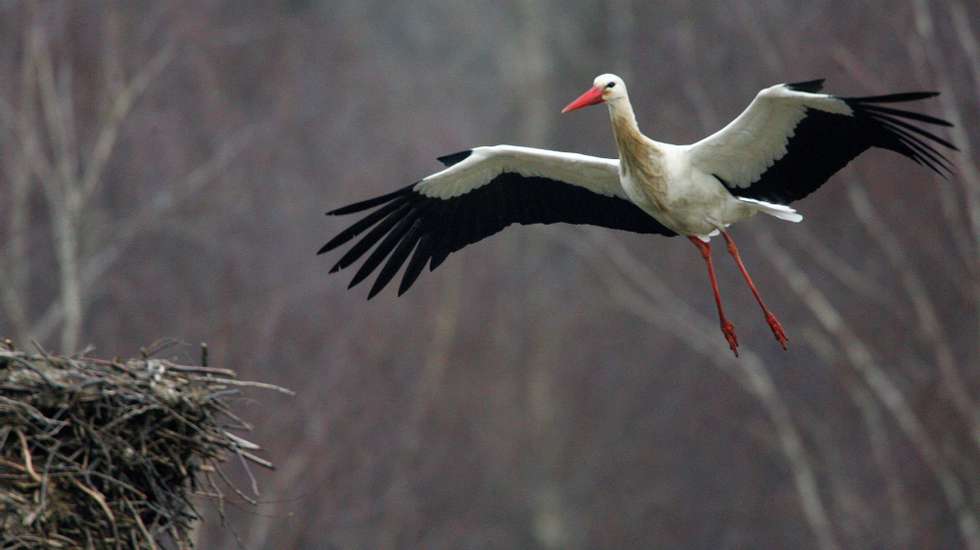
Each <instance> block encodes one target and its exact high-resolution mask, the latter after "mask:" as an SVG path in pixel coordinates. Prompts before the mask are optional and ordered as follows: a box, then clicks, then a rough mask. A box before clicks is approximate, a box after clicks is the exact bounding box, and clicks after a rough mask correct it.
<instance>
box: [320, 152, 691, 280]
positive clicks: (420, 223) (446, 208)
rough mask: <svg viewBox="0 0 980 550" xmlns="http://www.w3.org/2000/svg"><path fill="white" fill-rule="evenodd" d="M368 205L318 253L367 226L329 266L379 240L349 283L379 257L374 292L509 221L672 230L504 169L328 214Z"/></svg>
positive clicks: (596, 197)
mask: <svg viewBox="0 0 980 550" xmlns="http://www.w3.org/2000/svg"><path fill="white" fill-rule="evenodd" d="M465 153H467V154H468V152H465ZM457 154H462V153H457ZM452 156H454V155H449V157H452ZM443 158H447V157H443ZM463 158H465V157H463ZM460 160H462V158H458V159H447V160H444V162H447V163H452V162H459V161H460ZM372 207H374V208H377V209H376V210H374V211H373V212H371V213H369V214H367V215H366V216H365V217H363V218H362V219H360V220H358V221H357V222H355V223H354V224H353V225H351V226H350V227H348V228H347V229H345V230H343V231H341V232H340V233H339V234H338V235H337V236H336V237H334V238H333V239H331V240H330V242H328V243H327V244H326V245H324V246H323V248H321V249H320V251H319V252H318V253H324V252H328V251H330V250H333V249H335V248H337V247H338V246H340V245H342V244H344V243H347V242H348V241H351V240H352V239H354V238H355V237H358V236H360V235H361V234H362V233H365V232H367V233H366V234H365V235H364V236H363V237H361V238H360V240H358V241H356V242H355V244H354V245H353V246H352V247H351V248H350V249H349V250H348V251H347V252H346V253H345V254H344V255H343V256H342V257H341V259H340V261H338V262H337V264H336V265H335V266H334V267H333V269H331V272H334V271H339V270H341V269H344V268H346V267H349V266H350V265H352V264H353V263H355V262H356V261H358V260H359V259H360V258H361V257H362V256H364V255H365V254H366V253H367V252H368V250H370V249H371V248H372V247H375V245H377V246H376V247H375V248H374V250H373V251H372V252H371V254H370V255H368V257H367V259H366V260H365V261H364V263H363V264H361V266H360V268H358V270H357V273H356V274H355V275H354V278H353V279H352V280H351V283H350V286H351V287H353V286H354V285H356V284H358V283H360V282H361V281H363V280H364V279H366V278H367V277H368V276H369V275H371V273H373V272H374V271H376V270H377V269H378V267H379V266H382V264H384V265H383V266H382V267H381V270H380V272H379V273H378V276H377V279H376V280H375V282H374V284H373V286H372V287H371V291H370V293H369V295H368V298H371V297H373V296H374V295H375V294H377V293H378V292H380V291H381V290H382V289H383V288H384V287H385V286H386V285H387V284H388V283H389V282H390V281H391V280H392V279H393V278H394V277H395V275H396V274H397V273H398V270H399V269H400V268H401V267H402V266H403V265H406V264H407V267H406V268H405V272H404V274H403V275H402V280H401V283H400V284H399V287H398V294H399V295H400V294H402V293H404V292H405V291H406V290H408V289H409V287H411V286H412V284H413V283H414V282H415V281H416V279H418V277H419V275H420V274H421V273H422V270H423V269H424V268H425V265H426V264H427V263H428V264H429V269H430V270H432V269H435V268H436V267H438V266H439V264H441V263H442V262H443V261H444V260H445V259H446V257H447V256H449V254H452V253H453V252H456V251H457V250H460V249H461V248H463V247H465V246H466V245H468V244H472V243H474V242H477V241H479V240H482V239H484V238H486V237H489V236H491V235H493V234H495V233H497V232H499V231H500V230H502V229H504V228H505V227H507V226H508V225H511V224H515V223H517V224H524V225H527V224H535V223H544V224H550V223H574V224H590V225H598V226H603V227H608V228H611V229H620V230H625V231H632V232H635V233H656V234H661V235H667V236H672V235H674V233H673V232H672V231H671V230H669V229H667V228H666V227H664V226H663V225H661V224H660V223H659V222H657V221H656V220H655V219H653V218H652V217H650V216H649V215H647V214H646V213H645V212H643V211H642V210H641V209H640V208H639V207H637V206H635V205H634V204H633V203H631V202H629V201H627V200H625V199H621V198H618V197H609V196H605V195H600V194H597V193H593V192H592V191H589V190H588V189H585V188H582V187H577V186H574V185H570V184H567V183H564V182H560V181H555V180H551V179H548V178H543V177H524V176H521V175H519V174H516V173H509V172H508V173H504V174H501V175H499V176H497V177H496V178H494V179H493V180H492V181H491V182H490V183H488V184H486V185H484V186H482V187H479V188H476V189H474V190H472V191H469V192H468V193H465V194H463V195H459V196H456V197H452V198H449V199H441V198H433V197H427V196H425V195H422V194H421V193H418V192H416V191H415V189H414V185H413V186H409V187H405V188H402V189H399V190H398V191H395V192H393V193H389V194H387V195H384V196H382V197H377V198H373V199H369V200H366V201H362V202H359V203H355V204H352V205H350V206H346V207H344V208H340V209H337V210H334V211H331V212H328V214H348V213H353V212H360V211H363V210H366V209H368V208H372ZM379 242H380V244H378V243H379Z"/></svg>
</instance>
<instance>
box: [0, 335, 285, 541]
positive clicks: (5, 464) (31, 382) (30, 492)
mask: <svg viewBox="0 0 980 550" xmlns="http://www.w3.org/2000/svg"><path fill="white" fill-rule="evenodd" d="M234 376H235V374H234V372H232V371H230V370H227V369H218V368H209V367H206V366H187V365H178V364H175V363H171V362H169V361H166V360H161V359H151V358H142V359H131V360H128V361H125V362H123V361H119V360H112V361H108V360H102V359H95V358H91V357H84V356H82V357H70V358H69V357H61V356H52V355H48V354H46V353H43V352H39V353H37V354H28V353H23V352H19V351H11V350H9V349H6V348H0V548H5V549H6V548H38V547H51V548H77V547H85V548H157V547H158V545H164V546H173V545H176V546H180V547H191V546H193V542H192V539H191V529H192V528H193V526H194V524H195V522H196V521H197V520H198V519H199V515H198V512H197V510H196V509H195V508H194V506H193V504H192V501H191V499H192V497H193V496H194V495H200V494H204V495H207V496H209V497H213V498H215V499H218V502H219V504H220V503H221V502H222V501H223V500H222V499H223V493H222V491H221V490H220V489H219V481H220V482H221V483H223V484H225V485H227V486H229V487H231V488H232V490H234V492H235V493H237V494H238V495H239V496H241V497H242V498H245V499H246V500H248V497H246V496H245V495H244V494H243V493H242V492H241V491H238V490H237V489H235V488H234V486H232V485H231V483H230V482H229V480H228V478H227V477H226V476H225V474H224V472H223V471H222V470H221V465H222V463H223V462H225V461H226V460H227V459H228V458H234V457H237V458H238V460H239V461H240V462H241V464H242V465H243V466H244V467H245V470H246V472H248V463H249V462H251V463H255V464H259V465H261V466H264V467H271V464H270V463H269V462H267V461H265V460H263V459H262V458H259V457H258V456H256V455H254V454H253V451H256V450H257V449H258V448H259V447H258V446H257V445H255V444H253V443H250V442H248V441H246V440H245V439H242V438H241V437H238V436H236V435H234V434H232V433H231V431H232V430H248V429H250V427H249V425H248V424H247V423H245V422H244V421H242V420H241V419H239V418H238V417H237V416H235V414H234V413H232V411H231V410H230V409H229V406H228V399H229V398H230V397H233V396H235V395H237V394H238V393H239V390H240V389H241V388H242V387H262V388H271V389H276V390H281V391H284V392H287V390H282V389H281V388H277V387H275V386H271V385H268V384H261V383H256V382H244V381H240V380H237V379H235V378H234ZM249 477H250V479H252V486H253V487H252V489H253V492H257V489H256V487H255V483H254V478H251V473H249Z"/></svg>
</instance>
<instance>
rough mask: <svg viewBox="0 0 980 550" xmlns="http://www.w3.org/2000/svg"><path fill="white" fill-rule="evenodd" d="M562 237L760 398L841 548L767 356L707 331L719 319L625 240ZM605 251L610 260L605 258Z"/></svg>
mask: <svg viewBox="0 0 980 550" xmlns="http://www.w3.org/2000/svg"><path fill="white" fill-rule="evenodd" d="M561 242H562V243H564V244H566V245H568V246H570V247H571V248H572V250H574V251H575V252H577V253H579V254H580V255H581V256H582V257H583V258H585V259H586V260H588V261H590V262H592V263H593V264H594V265H596V267H597V268H598V269H602V270H603V275H605V274H606V273H610V274H612V275H613V276H614V277H605V276H603V279H604V280H605V281H606V282H607V284H608V287H609V290H610V293H611V294H612V295H613V297H614V298H616V299H617V301H618V302H619V303H620V305H621V306H622V307H623V308H624V309H627V310H629V311H631V312H633V313H634V314H636V315H639V316H640V317H641V318H643V319H644V320H646V321H648V322H650V323H651V324H654V325H656V326H657V327H658V328H659V329H660V330H663V331H665V332H667V333H670V334H672V335H673V336H674V337H676V338H678V339H679V340H681V341H683V342H684V343H685V344H686V345H687V346H688V347H690V348H691V349H692V350H694V351H696V352H697V353H699V354H701V355H702V356H704V357H705V358H707V359H708V360H709V364H710V365H712V366H713V367H715V368H718V369H720V370H721V371H722V372H725V373H727V374H729V375H732V376H733V378H734V379H735V380H736V381H737V382H738V383H739V384H740V385H741V386H742V387H743V389H745V390H746V391H747V392H748V393H749V395H752V396H754V397H755V398H756V399H757V400H758V401H759V403H760V405H761V406H762V408H763V410H764V411H765V412H766V414H767V416H768V418H769V420H770V422H772V424H773V427H774V428H775V429H776V433H777V437H778V440H779V448H780V450H781V451H782V454H783V456H784V457H785V459H786V461H787V463H788V465H789V467H790V473H791V474H792V476H793V481H794V485H795V487H796V493H797V496H798V498H799V500H800V507H801V509H802V511H803V516H804V518H806V521H807V524H808V525H809V526H810V529H811V530H812V531H813V534H814V536H816V538H817V543H818V545H819V547H820V548H822V549H824V550H828V549H835V548H840V544H839V543H838V541H837V537H836V535H835V534H834V532H833V528H832V524H831V522H830V519H829V517H828V515H827V510H826V507H825V505H824V503H823V499H822V496H821V494H820V491H819V488H818V485H817V476H816V473H815V470H814V467H813V464H812V461H811V459H810V456H809V453H808V452H807V450H806V447H805V446H804V445H803V438H802V436H801V435H800V433H799V431H798V429H797V427H796V424H795V422H794V421H793V418H792V415H791V414H790V412H789V408H788V407H787V406H786V404H785V402H784V401H783V399H782V397H781V396H780V395H779V391H778V389H777V388H776V386H775V384H774V383H773V381H772V378H771V377H770V376H769V372H768V371H767V370H766V367H765V364H764V363H763V361H762V358H761V357H760V356H759V355H758V354H756V353H755V352H754V351H752V350H751V349H750V348H747V347H746V346H742V348H741V349H740V350H739V351H740V357H739V358H737V359H736V358H735V357H732V356H731V354H730V353H729V351H728V348H727V346H726V345H725V344H724V343H723V341H722V339H720V338H706V337H705V335H706V334H713V333H714V332H715V331H716V330H717V328H716V327H715V325H714V324H713V323H712V322H711V321H709V320H708V319H707V318H706V317H705V316H703V315H701V314H699V313H697V312H696V311H694V310H693V309H692V308H691V307H690V306H688V305H687V304H686V303H684V302H683V301H682V300H680V299H679V298H677V296H676V295H675V294H674V293H673V292H671V291H670V289H669V288H668V287H667V285H666V283H665V282H664V281H663V280H662V279H661V278H660V277H659V276H658V275H657V274H656V273H654V272H653V271H651V270H650V269H648V268H647V267H646V266H645V265H643V264H642V263H641V262H640V261H639V260H637V259H636V257H635V256H634V255H633V254H632V253H631V252H630V251H629V250H627V249H626V247H625V246H623V245H622V244H621V243H619V242H617V241H614V240H613V239H610V238H608V237H606V236H605V235H600V234H596V235H595V236H594V238H593V239H592V242H591V243H590V244H585V243H581V242H580V240H578V239H573V240H562V241H561ZM600 255H602V256H604V257H605V259H608V260H611V261H609V262H606V261H600V260H599V257H600ZM611 267H615V269H611Z"/></svg>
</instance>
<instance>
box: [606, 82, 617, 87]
mask: <svg viewBox="0 0 980 550" xmlns="http://www.w3.org/2000/svg"><path fill="white" fill-rule="evenodd" d="M615 85H616V83H615V82H610V83H609V84H606V88H612V87H613V86H615Z"/></svg>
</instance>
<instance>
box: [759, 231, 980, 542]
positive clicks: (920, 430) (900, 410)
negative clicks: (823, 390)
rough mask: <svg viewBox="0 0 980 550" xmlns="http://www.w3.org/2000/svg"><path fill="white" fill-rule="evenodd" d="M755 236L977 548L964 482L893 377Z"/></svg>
mask: <svg viewBox="0 0 980 550" xmlns="http://www.w3.org/2000/svg"><path fill="white" fill-rule="evenodd" d="M756 241H757V242H758V244H759V246H760V247H761V248H764V249H767V250H769V251H770V254H767V255H766V257H767V258H768V259H769V261H770V262H771V263H772V264H773V266H774V267H775V268H776V269H777V270H778V271H779V272H780V274H781V275H782V276H783V277H784V278H785V279H786V280H787V281H788V282H789V285H790V287H791V288H792V289H793V290H794V291H795V292H796V293H797V295H798V296H799V297H800V299H801V301H802V302H803V303H804V304H805V305H806V306H807V307H808V308H809V309H810V311H811V312H813V314H814V316H816V318H817V320H818V321H819V322H820V324H821V326H823V328H824V330H826V331H827V332H828V333H830V334H832V335H833V336H834V337H835V338H836V339H837V340H838V343H839V345H840V346H841V347H842V348H843V351H844V354H845V355H846V356H847V358H848V360H849V362H850V365H851V366H852V367H853V368H854V369H855V370H856V371H857V372H858V374H859V375H860V376H861V378H862V379H863V380H864V381H865V383H866V384H867V385H868V387H869V388H870V389H871V392H872V393H873V394H874V396H875V397H876V398H877V399H878V400H879V401H880V402H881V403H882V404H883V405H884V407H885V408H886V409H887V410H888V411H889V412H890V413H891V414H892V416H893V417H894V419H895V421H896V423H897V424H898V426H899V427H900V428H901V429H902V432H903V433H905V435H906V437H908V439H909V441H910V442H911V443H912V444H913V446H914V447H915V448H916V450H917V451H918V453H919V455H920V456H921V457H922V460H923V462H924V463H925V464H926V466H928V468H929V470H930V471H931V472H932V473H933V475H934V476H935V477H936V480H937V482H938V483H939V486H940V488H941V489H942V491H943V495H944V496H945V498H946V502H947V504H948V506H949V508H950V510H951V512H952V513H953V514H954V515H955V516H956V517H957V520H958V527H959V529H960V534H961V536H962V538H963V542H964V544H965V545H966V547H967V548H970V549H971V550H978V549H980V538H978V537H980V524H978V520H977V517H976V516H975V515H974V514H973V513H972V511H971V510H970V507H969V504H968V502H967V499H966V495H965V493H964V491H963V486H962V485H961V484H960V481H959V479H958V478H957V476H956V474H955V473H954V472H953V471H952V470H950V469H949V467H948V466H947V465H946V463H945V460H944V459H943V456H942V454H941V453H940V452H939V449H938V448H937V447H936V445H935V443H934V442H933V440H932V438H931V437H930V435H929V431H928V430H927V429H926V427H925V425H923V423H922V421H921V420H920V419H919V417H918V415H917V414H916V413H915V411H914V410H913V409H912V407H911V406H910V405H909V404H908V402H907V400H906V399H905V396H904V395H903V393H902V391H901V390H900V389H899V388H898V386H897V385H895V384H894V383H893V382H892V380H891V378H890V377H889V376H888V374H887V372H886V371H885V370H884V369H883V368H881V366H880V365H878V364H877V363H876V362H875V360H874V354H873V353H872V351H871V349H869V348H868V346H867V345H865V343H864V342H862V341H861V340H860V339H859V338H858V337H857V336H856V335H855V334H854V331H853V330H851V328H850V327H849V326H848V325H847V322H846V321H845V319H844V318H843V317H842V316H841V315H840V313H838V312H837V309H836V308H835V307H834V306H833V304H832V303H831V302H830V301H829V300H828V299H827V298H826V297H825V296H824V295H823V293H822V292H820V290H819V289H818V288H817V287H816V286H814V285H813V283H811V282H810V278H809V277H807V275H806V274H805V273H804V272H803V270H801V269H800V268H799V267H798V266H797V265H796V263H795V262H794V261H793V260H792V256H791V255H790V254H789V253H788V251H786V250H784V249H783V248H782V247H781V246H779V244H778V243H777V242H776V240H775V239H773V238H772V236H770V235H769V234H767V233H761V232H760V233H757V234H756Z"/></svg>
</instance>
